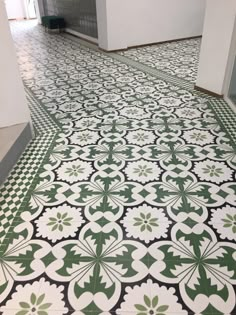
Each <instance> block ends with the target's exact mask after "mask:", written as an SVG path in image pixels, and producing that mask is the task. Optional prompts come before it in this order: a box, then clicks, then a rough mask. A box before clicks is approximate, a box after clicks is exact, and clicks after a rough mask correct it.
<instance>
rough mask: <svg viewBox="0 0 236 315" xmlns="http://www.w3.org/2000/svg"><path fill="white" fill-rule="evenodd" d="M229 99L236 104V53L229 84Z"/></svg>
mask: <svg viewBox="0 0 236 315" xmlns="http://www.w3.org/2000/svg"><path fill="white" fill-rule="evenodd" d="M228 97H229V99H230V100H231V101H232V102H233V103H234V105H236V54H235V58H234V66H233V72H232V76H231V80H230V86H229V94H228Z"/></svg>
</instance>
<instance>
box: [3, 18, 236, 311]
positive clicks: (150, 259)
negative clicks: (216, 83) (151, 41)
mask: <svg viewBox="0 0 236 315" xmlns="http://www.w3.org/2000/svg"><path fill="white" fill-rule="evenodd" d="M12 31H13V34H14V39H15V43H16V46H17V53H18V57H19V64H20V68H21V74H22V78H23V80H24V83H25V88H26V92H27V97H28V100H29V104H30V107H31V111H32V120H33V122H34V128H35V132H36V135H37V136H36V138H35V139H34V140H33V141H32V142H31V144H30V145H29V147H28V148H27V150H26V152H25V153H24V155H23V156H22V158H21V160H20V161H19V163H18V164H17V165H16V167H15V169H14V170H13V172H12V173H11V175H10V176H9V178H8V180H7V181H6V183H5V185H4V186H3V187H1V196H3V198H2V208H1V211H2V213H3V216H4V217H1V222H4V226H3V225H2V226H3V228H2V230H0V233H1V232H2V231H4V232H5V236H3V233H1V234H0V239H1V247H0V255H1V258H0V262H1V263H0V305H1V306H0V313H1V314H2V315H13V314H14V315H36V314H37V315H61V314H73V315H82V314H85V315H90V314H91V315H97V314H102V315H108V314H110V315H114V314H117V315H118V314H119V315H135V314H136V315H152V314H153V315H164V314H165V315H168V314H172V315H174V314H175V315H177V314H178V315H180V314H183V315H184V314H204V315H206V314H209V315H213V314H214V315H216V314H236V308H235V291H234V289H235V287H234V286H235V284H236V244H235V241H236V181H235V170H236V148H235V139H236V135H235V123H236V117H235V115H234V114H233V112H232V111H231V110H230V109H229V108H228V106H227V105H226V104H225V103H224V102H223V101H221V100H216V99H214V98H211V97H209V96H206V95H203V94H201V93H199V92H196V91H194V90H193V89H192V88H191V85H188V84H186V82H187V81H188V79H189V78H190V77H185V79H187V81H186V80H182V79H180V78H176V81H175V78H174V76H173V73H172V75H171V76H168V75H166V74H165V77H164V75H163V71H159V70H158V69H152V71H149V70H148V69H149V67H147V68H145V67H144V65H143V64H139V62H137V59H139V60H140V59H142V56H141V55H142V50H141V51H140V50H139V49H137V50H133V51H134V52H135V58H137V59H136V60H135V64H134V63H132V60H130V62H129V60H128V59H129V58H123V56H121V55H118V54H114V53H113V54H110V55H109V54H104V53H102V52H99V51H98V50H97V49H96V48H95V47H94V48H93V47H92V45H91V44H86V43H84V42H82V41H80V40H78V39H76V38H73V37H70V36H69V35H65V34H64V35H50V34H47V33H44V31H43V29H42V28H40V27H38V26H34V24H32V23H26V22H23V23H13V24H12ZM190 44H191V41H190V42H189V41H187V42H186V47H185V46H184V42H181V45H180V50H181V52H180V53H181V55H182V52H183V51H186V50H188V51H190V50H191V48H192V47H193V46H195V45H196V42H195V40H194V43H192V44H191V45H190ZM173 45H174V46H173V47H174V48H173V50H174V54H175V55H176V56H178V53H179V52H178V51H179V50H178V49H179V44H178V43H175V44H173ZM189 45H190V46H189ZM189 47H190V49H189ZM146 49H147V50H148V49H149V48H146ZM191 51H192V50H191ZM128 53H129V52H127V54H128ZM137 56H138V57H137ZM139 56H140V58H139ZM151 56H152V60H155V58H157V60H158V58H159V57H158V56H159V55H158V50H157V51H156V52H155V53H154V52H151ZM121 57H122V58H123V61H121V59H120V58H121ZM161 58H162V55H161ZM181 58H182V57H181ZM139 60H138V61H139ZM176 60H177V59H176ZM192 60H193V61H194V60H197V57H196V54H195V52H194V56H193V59H192ZM189 61H190V60H189ZM166 66H168V64H166ZM175 66H176V69H177V68H178V64H177V63H176V64H175ZM193 67H196V65H195V64H194V62H193ZM145 69H146V70H145ZM162 70H163V69H162ZM168 71H169V70H168ZM181 84H182V86H181Z"/></svg>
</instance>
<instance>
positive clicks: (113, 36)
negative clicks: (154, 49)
mask: <svg viewBox="0 0 236 315" xmlns="http://www.w3.org/2000/svg"><path fill="white" fill-rule="evenodd" d="M205 5H206V0H97V15H98V34H99V36H98V37H99V46H100V47H101V48H103V49H106V50H115V49H123V48H127V47H130V46H136V45H144V44H150V43H155V42H162V41H168V40H174V39H180V38H187V37H193V36H199V35H202V30H203V22H204V13H205Z"/></svg>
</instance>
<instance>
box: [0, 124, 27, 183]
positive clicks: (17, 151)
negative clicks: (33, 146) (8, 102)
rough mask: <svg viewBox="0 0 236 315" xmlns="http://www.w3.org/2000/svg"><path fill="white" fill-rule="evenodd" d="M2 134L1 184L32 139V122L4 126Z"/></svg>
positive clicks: (0, 132) (0, 155) (1, 130)
mask: <svg viewBox="0 0 236 315" xmlns="http://www.w3.org/2000/svg"><path fill="white" fill-rule="evenodd" d="M0 135H1V137H0V139H1V143H0V145H1V152H0V153H1V154H0V185H2V184H3V182H4V180H5V179H6V178H7V176H8V174H9V173H10V172H11V170H12V168H13V167H14V165H15V164H16V162H17V161H18V159H19V157H20V156H21V154H22V153H23V152H24V150H25V148H26V146H27V144H28V143H29V142H30V140H31V139H32V132H31V127H30V124H29V123H25V124H20V125H16V126H12V127H8V128H2V129H0ZM4 138H5V140H4V143H3V139H4Z"/></svg>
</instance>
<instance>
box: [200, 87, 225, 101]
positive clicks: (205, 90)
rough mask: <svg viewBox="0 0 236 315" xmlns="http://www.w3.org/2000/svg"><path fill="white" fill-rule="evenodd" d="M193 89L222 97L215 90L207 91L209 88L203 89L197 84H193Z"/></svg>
mask: <svg viewBox="0 0 236 315" xmlns="http://www.w3.org/2000/svg"><path fill="white" fill-rule="evenodd" d="M194 89H195V90H197V91H199V92H203V93H206V94H209V95H211V96H214V97H218V98H223V97H224V95H223V94H217V93H215V92H212V91H209V90H207V89H204V88H202V87H200V86H197V85H194Z"/></svg>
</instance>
